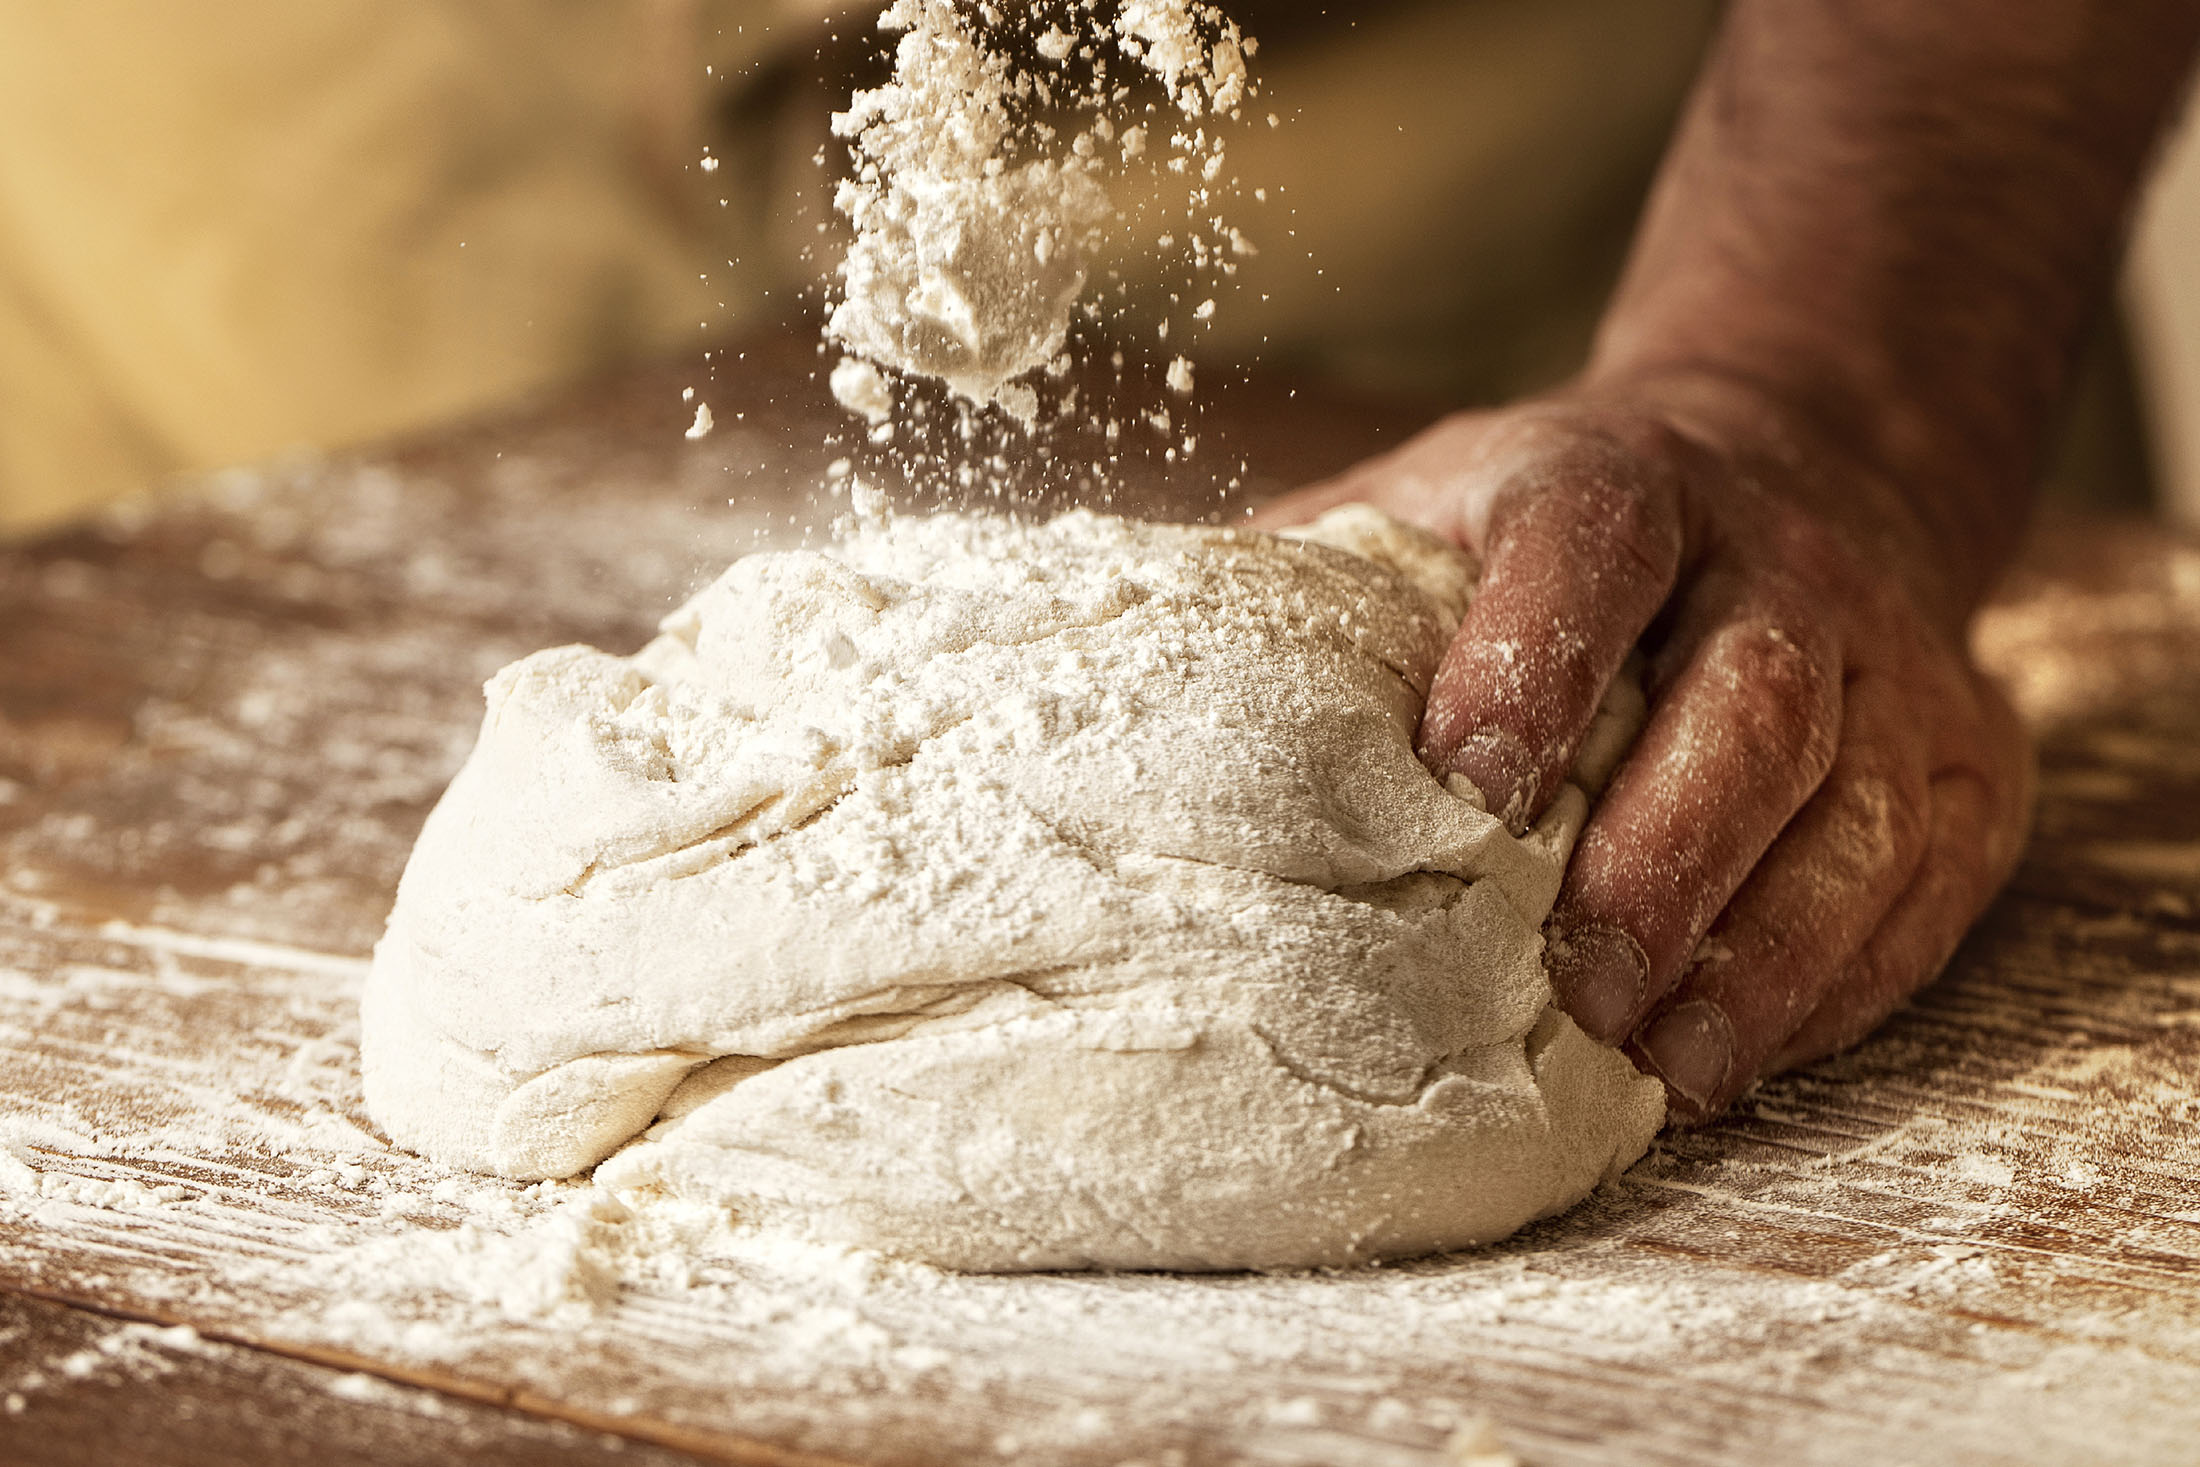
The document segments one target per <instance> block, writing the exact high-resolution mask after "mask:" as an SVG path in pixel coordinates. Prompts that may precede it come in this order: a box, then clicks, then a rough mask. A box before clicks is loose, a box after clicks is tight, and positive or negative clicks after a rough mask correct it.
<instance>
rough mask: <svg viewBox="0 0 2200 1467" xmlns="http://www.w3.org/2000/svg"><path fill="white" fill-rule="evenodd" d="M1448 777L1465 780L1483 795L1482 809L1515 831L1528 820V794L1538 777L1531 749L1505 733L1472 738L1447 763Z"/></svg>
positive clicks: (1497, 730) (1478, 734)
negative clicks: (1527, 786) (1526, 786)
mask: <svg viewBox="0 0 2200 1467" xmlns="http://www.w3.org/2000/svg"><path fill="white" fill-rule="evenodd" d="M1444 773H1446V774H1457V775H1460V776H1463V777H1464V778H1465V779H1466V781H1467V782H1468V783H1469V784H1472V785H1473V786H1474V787H1475V788H1476V789H1477V790H1479V791H1481V794H1482V806H1483V808H1484V809H1486V810H1488V811H1489V812H1490V813H1491V814H1492V815H1495V816H1496V817H1497V818H1498V819H1500V820H1502V821H1504V822H1505V824H1506V825H1508V826H1510V827H1512V828H1513V829H1514V830H1516V831H1517V830H1519V829H1520V828H1521V826H1522V825H1523V824H1525V822H1526V820H1527V816H1528V812H1527V810H1526V808H1525V807H1526V805H1527V802H1528V799H1527V791H1526V790H1525V788H1523V787H1524V786H1525V785H1526V784H1527V782H1528V781H1529V779H1531V778H1532V777H1534V774H1535V761H1534V760H1533V759H1531V758H1529V756H1528V746H1527V745H1526V744H1523V743H1521V742H1520V740H1518V739H1516V738H1514V737H1513V736H1512V735H1511V734H1509V733H1506V732H1505V731H1504V730H1503V729H1500V728H1493V729H1482V730H1480V731H1478V732H1476V733H1471V734H1468V735H1467V736H1466V737H1465V738H1463V739H1461V740H1460V741H1459V746H1458V747H1457V748H1455V749H1453V750H1452V751H1451V755H1450V757H1449V758H1447V759H1445V760H1444Z"/></svg>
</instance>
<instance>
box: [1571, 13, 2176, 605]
mask: <svg viewBox="0 0 2200 1467" xmlns="http://www.w3.org/2000/svg"><path fill="white" fill-rule="evenodd" d="M2196 39H2200V4H2196V3H2194V0H1937V3H1932V4H1921V3H1918V0H1737V3H1736V4H1735V5H1734V7H1733V9H1732V11H1731V13H1730V15H1729V17H1728V22H1727V26H1726V30H1725V33H1724V35H1723V37H1722V39H1721V41H1720V44H1719V46H1718V48H1717V49H1716V51H1715V52H1714V54H1713V56H1712V59H1711V60H1710V62H1709V64H1708V66H1707V68H1706V71H1705V74H1704V76H1703V78H1702V80H1701V82H1700V83H1699V85H1698V87H1697V91H1696V94H1695V97H1694V99H1693V101H1692V103H1691V105H1690V108H1689V112H1688V115H1687V118H1686V120H1685V121H1684V123H1683V125H1682V128H1681V131H1680V134H1679V137H1678V139H1677V140H1676V143H1675V146H1674V149H1673V152H1672V154H1671V156H1670V157H1669V159H1668V162H1667V165H1666V168H1665V170H1664V173H1663V175H1662V176H1661V178H1660V180H1659V183H1658V186H1657V189H1656V190H1655V192H1654V194H1653V197H1652V200H1651V205H1650V209H1649V213H1648V216H1647V218H1646V220H1645V223H1644V227H1643V231H1642V234H1641V236H1640V238H1639V240H1638V244H1637V247H1636V252H1635V256H1634V258H1633V260H1632V262H1631V263H1630V266H1629V269H1628V273H1627V276H1626V279H1625V280H1624V281H1623V283H1622V286H1621V289H1620V292H1619V294H1618V296H1617V297H1616V299H1615V301H1614V303H1613V306H1612V309H1611V311H1610V313H1609V315H1608V317H1607V320H1606V324H1605V329H1604V331H1603V334H1602V336H1601V338H1600V341H1599V343H1598V347H1597V351H1596V353H1595V357H1594V361H1593V364H1592V367H1591V369H1590V372H1589V378H1588V380H1589V381H1590V383H1591V384H1592V385H1594V384H1598V383H1613V382H1617V381H1625V380H1641V379H1643V378H1645V377H1655V376H1671V375H1684V376H1685V375H1689V374H1705V375H1707V376H1709V377H1712V378H1725V379H1729V380H1734V381H1737V382H1740V383H1743V384H1746V385H1747V386H1748V387H1749V388H1751V389H1757V390H1767V391H1770V392H1771V393H1772V394H1774V395H1775V396H1776V397H1777V398H1778V399H1779V400H1780V401H1782V402H1783V403H1786V404H1789V405H1791V406H1793V407H1795V408H1797V409H1798V410H1800V411H1802V412H1804V413H1806V414H1808V415H1809V417H1810V418H1811V419H1812V420H1813V427H1814V428H1815V429H1816V430H1817V431H1820V432H1823V433H1826V434H1829V435H1832V436H1833V437H1835V438H1837V439H1838V440H1840V441H1841V442H1842V443H1843V444H1844V445H1845V447H1846V448H1847V449H1848V450H1849V451H1850V452H1853V453H1855V454H1857V455H1859V456H1861V457H1863V458H1865V459H1867V460H1868V461H1869V462H1870V463H1871V464H1872V465H1873V466H1874V467H1875V468H1878V469H1880V470H1883V471H1884V472H1885V473H1886V474H1887V475H1888V476H1889V477H1890V478H1891V479H1892V480H1893V481H1894V482H1895V483H1897V484H1899V485H1900V486H1901V487H1902V491H1903V492H1904V493H1905V494H1906V495H1907V496H1908V497H1909V498H1910V500H1911V501H1912V503H1913V506H1914V508H1915V509H1916V511H1917V512H1918V514H1919V515H1920V517H1921V518H1922V520H1923V521H1924V523H1925V528H1926V532H1927V534H1928V536H1929V538H1930V539H1931V540H1933V541H1934V542H1936V545H1935V546H1934V547H1933V548H1934V549H1937V551H1938V552H1940V553H1941V554H1943V555H1945V554H1947V553H1949V552H1951V551H1958V550H1960V551H1961V552H1962V557H1961V558H1962V561H1963V564H1962V565H1961V566H1960V567H1955V566H1951V567H1946V568H1945V569H1948V570H1950V571H1953V572H1954V573H1955V574H1956V576H1957V579H1958V580H1959V581H1961V582H1962V583H1963V584H1961V585H1959V586H1957V587H1956V588H1955V590H1954V594H1955V596H1956V597H1957V599H1958V601H1959V602H1960V603H1962V604H1963V605H1965V606H1967V605H1968V603H1969V601H1970V600H1971V599H1972V598H1975V597H1976V596H1977V595H1978V594H1979V592H1980V590H1981V589H1982V588H1983V585H1984V582H1985V581H1986V580H1987V578H1989V577H1990V576H1991V574H1992V573H1993V571H1994V570H1995V569H1996V568H1997V567H1998V566H1999V565H2000V564H2001V562H2002V561H2003V560H2004V559H2005V558H2006V556H2007V555H2008V554H2009V553H2010V551H2011V549H2012V548H2013V546H2014V542H2015V539H2016V537H2017V535H2018V533H2019V531H2020V528H2021V522H2022V519H2023V515H2022V508H2023V505H2024V502H2025V499H2026V496H2027V494H2028V491H2029V486H2030V484H2031V482H2032V479H2033V477H2034V474H2035V471H2036V463H2037V459H2038V456H2039V454H2040V451H2041V449H2042V446H2043V444H2042V439H2043V434H2044V432H2045V429H2046V427H2047V426H2048V425H2049V424H2051V422H2052V421H2053V416H2054V410H2055V408H2056V406H2057V404H2058V403H2059V401H2060V399H2061V397H2062V395H2063V391H2064V388H2065V384H2066V379H2067V376H2068V373H2069V371H2070V364H2071V361H2072V359H2073V357H2074V355H2075V353H2076V350H2077V346H2078V343H2079V340H2080V337H2081V336H2082V334H2083V332H2084V330H2085V326H2086V323H2087V321H2088V318H2089V317H2090V315H2091V314H2092V312H2093V310H2094V309H2095V307H2096V305H2097V303H2098V302H2099V301H2100V299H2101V298H2102V296H2103V293H2104V291H2105V288H2106V286H2107V283H2108V281H2109V279H2110V276H2111V271H2112V268H2113V264H2114V260H2115V256H2116V253H2117V247H2118V244H2119V242H2120V238H2121V233H2122V225H2123V221H2124V217H2125V215H2126V213H2127V211H2128V208H2129V203H2130V199H2131V196H2132V193H2133V190H2134V188H2135V185H2136V182H2137V180H2138V178H2139V176H2140V174H2141V171H2142V169H2143V166H2144V163H2145V161H2146V158H2147V155H2148V151H2149V147H2150V144H2151V143H2152V141H2153V139H2154V137H2155V135H2156V134H2157V132H2158V131H2159V130H2160V126H2161V123H2162V121H2163V119H2164V116H2165V114H2166V113H2167V112H2168V110H2169V108H2170V107H2171V105H2172V104H2173V103H2174V101H2175V100H2176V98H2177V96H2178V94H2179V86H2180V82H2181V80H2182V78H2183V77H2184V75H2185V73H2186V71H2187V69H2188V67H2189V65H2190V61H2191V57H2192V53H2193V49H2194V45H2195V42H2196Z"/></svg>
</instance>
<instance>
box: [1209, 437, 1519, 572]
mask: <svg viewBox="0 0 2200 1467" xmlns="http://www.w3.org/2000/svg"><path fill="white" fill-rule="evenodd" d="M1490 421H1491V420H1490V419H1488V418H1486V417H1483V416H1479V415H1476V414H1471V413H1462V414H1458V415H1456V416H1453V417H1450V418H1446V419H1445V420H1444V421H1442V422H1441V423H1438V424H1437V425H1436V426H1434V427H1432V428H1430V429H1428V430H1427V431H1426V432H1424V433H1422V434H1421V435H1420V436H1419V437H1417V438H1415V439H1413V440H1412V441H1411V442H1409V443H1406V444H1404V445H1403V446H1401V447H1399V448H1395V449H1392V450H1391V451H1390V452H1388V453H1385V454H1381V455H1379V456H1377V457H1375V458H1371V459H1367V460H1365V461H1363V462H1361V463H1357V464H1354V465H1353V466H1352V467H1351V468H1349V469H1347V470H1345V471H1344V472H1343V473H1342V474H1340V475H1338V476H1337V477H1336V478H1334V479H1329V480H1325V481H1324V482H1322V483H1319V484H1312V485H1309V486H1307V487H1306V488H1304V489H1299V490H1295V491H1294V492H1292V493H1289V494H1286V495H1283V496H1281V497H1280V498H1277V499H1272V500H1270V501H1269V502H1268V503H1266V504H1264V505H1262V506H1261V507H1260V508H1259V509H1257V510H1255V511H1254V512H1253V514H1252V516H1251V518H1250V519H1249V521H1248V523H1250V524H1251V525H1252V526H1253V528H1255V529H1262V530H1279V529H1285V528H1288V527H1290V526H1292V525H1299V524H1304V523H1306V522H1307V521H1308V520H1311V519H1314V518H1316V517H1318V516H1319V515H1321V514H1322V513H1323V512H1324V511H1326V510H1331V509H1334V508H1336V507H1337V506H1338V505H1340V504H1372V505H1374V506H1376V507H1377V508H1379V509H1382V510H1386V511H1388V512H1389V513H1390V514H1392V515H1395V516H1396V517H1397V518H1399V519H1402V520H1405V521H1407V522H1408V523H1411V524H1416V525H1419V526H1420V527H1421V528H1422V529H1424V530H1427V531H1428V532H1429V533H1431V534H1433V535H1437V536H1439V537H1441V538H1443V539H1446V540H1449V541H1451V542H1452V543H1453V544H1455V545H1461V546H1465V547H1468V548H1470V549H1472V548H1476V547H1478V546H1479V545H1480V544H1481V535H1480V526H1479V523H1478V521H1477V518H1476V514H1477V507H1478V506H1477V497H1476V495H1475V494H1474V493H1473V492H1472V488H1473V486H1474V485H1475V484H1477V483H1480V482H1484V481H1485V480H1486V479H1487V474H1486V473H1485V471H1484V467H1483V465H1484V462H1485V460H1486V458H1487V453H1488V448H1489V446H1490V435H1488V434H1486V432H1485V429H1486V428H1487V426H1488V425H1489V423H1490ZM1495 436H1496V437H1497V438H1500V439H1502V438H1503V437H1504V436H1505V435H1503V434H1502V433H1500V434H1497V435H1495Z"/></svg>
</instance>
